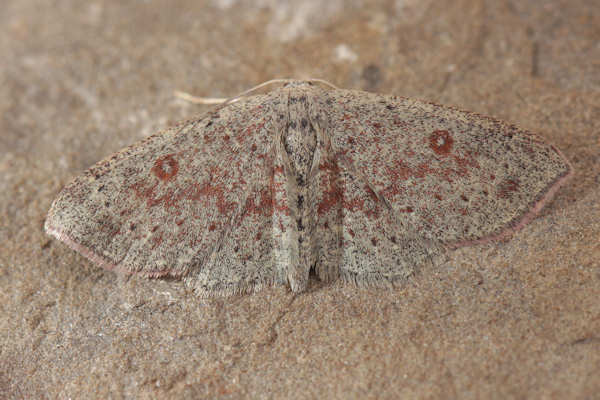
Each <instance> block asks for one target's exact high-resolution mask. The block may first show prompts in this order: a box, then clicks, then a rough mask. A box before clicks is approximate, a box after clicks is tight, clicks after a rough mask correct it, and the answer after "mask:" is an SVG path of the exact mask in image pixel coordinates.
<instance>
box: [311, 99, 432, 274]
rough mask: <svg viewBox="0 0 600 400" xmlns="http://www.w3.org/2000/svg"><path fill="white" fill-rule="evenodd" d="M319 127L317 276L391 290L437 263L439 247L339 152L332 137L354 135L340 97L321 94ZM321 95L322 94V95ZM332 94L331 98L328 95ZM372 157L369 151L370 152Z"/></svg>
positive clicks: (316, 107)
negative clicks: (336, 107) (337, 108)
mask: <svg viewBox="0 0 600 400" xmlns="http://www.w3.org/2000/svg"><path fill="white" fill-rule="evenodd" d="M315 92H317V95H316V96H315V97H314V99H313V101H314V102H315V103H316V106H315V109H316V110H321V111H320V112H319V111H316V110H315V111H313V113H312V114H313V119H314V120H317V121H319V123H315V124H314V125H316V126H320V127H322V128H323V129H324V134H323V135H322V136H321V138H322V143H321V147H322V149H323V152H322V153H323V157H322V158H321V159H320V164H319V166H318V171H317V172H316V176H315V178H314V179H315V180H316V185H317V186H316V188H315V191H314V192H315V196H316V202H315V203H316V205H315V209H316V213H317V219H316V221H317V226H316V233H315V234H316V236H317V239H316V240H315V243H316V244H317V248H316V252H317V254H318V258H317V263H316V266H315V270H316V273H317V275H318V276H319V277H320V278H321V279H323V280H325V281H329V280H333V279H335V278H336V277H337V276H340V275H341V277H342V278H343V279H344V280H346V281H351V282H354V283H356V284H358V285H363V286H385V285H388V284H389V283H392V282H394V281H397V280H400V279H403V278H406V277H408V276H409V275H410V274H411V273H413V272H414V271H415V268H416V267H418V266H421V265H423V264H424V263H426V262H429V261H431V260H432V257H433V256H434V255H435V254H437V253H438V252H439V247H438V245H437V243H434V242H433V241H430V240H427V239H424V238H423V237H421V236H418V235H417V232H416V230H415V229H414V228H413V227H412V226H411V225H410V224H409V223H408V221H406V220H404V219H402V218H399V217H398V216H397V212H396V210H394V209H393V208H392V207H391V206H390V204H389V203H388V202H387V201H386V200H385V199H384V198H382V197H381V196H380V195H379V194H378V193H377V191H376V189H375V188H374V187H372V186H371V185H370V183H369V178H368V174H367V173H366V171H364V170H363V169H362V167H361V166H357V165H354V164H353V163H352V161H351V160H350V159H348V158H345V157H344V155H343V154H342V153H341V152H339V151H336V150H335V143H332V138H335V137H333V136H332V135H331V133H332V132H338V131H346V132H349V131H351V130H352V126H348V127H345V121H340V120H338V119H336V117H337V115H336V113H335V112H333V111H332V104H334V102H335V97H336V96H335V94H336V93H337V91H336V92H334V93H333V94H334V96H332V97H330V96H329V94H331V92H325V91H321V90H319V89H315ZM319 92H320V93H319ZM328 93H329V94H328ZM365 150H366V151H368V149H365Z"/></svg>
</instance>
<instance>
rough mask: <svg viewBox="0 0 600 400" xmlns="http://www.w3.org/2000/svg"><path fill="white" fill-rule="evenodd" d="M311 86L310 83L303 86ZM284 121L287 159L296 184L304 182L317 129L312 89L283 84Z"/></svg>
mask: <svg viewBox="0 0 600 400" xmlns="http://www.w3.org/2000/svg"><path fill="white" fill-rule="evenodd" d="M306 88H307V89H310V86H306ZM281 96H282V98H281V103H280V104H281V105H282V107H281V110H280V112H281V113H283V116H284V117H283V119H284V121H285V123H284V124H282V125H281V129H282V132H280V135H281V140H282V144H283V148H284V150H285V152H286V153H287V156H288V157H289V160H290V166H291V167H292V168H293V171H291V172H293V174H294V175H295V176H296V180H297V184H298V185H299V186H304V185H306V180H307V178H308V175H309V172H310V170H311V166H312V165H313V161H314V157H315V151H316V149H317V130H316V129H315V126H314V123H313V120H312V118H311V115H310V109H311V107H310V104H311V103H312V98H311V97H312V93H311V91H310V90H303V88H300V87H291V88H289V89H288V88H284V89H283V90H282V92H281Z"/></svg>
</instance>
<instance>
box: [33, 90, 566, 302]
mask: <svg viewBox="0 0 600 400" xmlns="http://www.w3.org/2000/svg"><path fill="white" fill-rule="evenodd" d="M234 100H235V101H228V102H226V103H224V104H222V105H221V106H218V107H216V108H215V109H214V110H212V111H210V112H208V113H207V114H206V115H204V116H202V117H200V118H198V119H194V120H190V121H186V122H183V123H181V124H179V125H177V126H174V127H172V128H170V129H167V130H166V131H164V132H161V133H159V134H156V135H153V136H150V137H148V138H147V139H145V140H142V141H140V142H139V143H136V144H134V145H132V146H131V147H128V148H126V149H124V150H122V151H120V152H118V153H116V154H114V155H112V156H110V157H109V158H106V159H105V160H103V161H100V162H99V163H97V164H96V165H94V166H93V167H91V168H90V169H89V170H87V171H86V172H85V173H83V174H82V175H80V176H78V177H77V178H75V179H74V180H73V181H72V182H71V183H70V184H68V185H67V186H66V187H65V188H64V189H63V190H62V192H61V193H60V194H59V196H58V198H57V199H56V200H55V201H54V203H53V204H52V207H51V209H50V211H49V213H48V218H47V220H46V223H45V229H46V231H47V232H48V233H49V234H50V235H53V236H54V237H56V238H57V239H59V240H61V241H63V242H65V243H66V244H67V245H69V246H70V247H71V248H73V249H75V250H76V251H78V252H80V253H81V254H82V255H84V256H85V257H87V258H89V259H90V260H91V261H93V262H94V263H96V264H98V265H100V266H102V267H104V268H107V269H109V270H118V271H122V272H125V273H128V274H142V275H145V276H148V277H161V276H173V277H180V278H182V279H184V280H185V282H186V283H187V284H189V285H190V286H191V287H192V288H194V290H195V291H196V292H197V293H198V294H199V295H201V296H210V295H230V294H234V293H243V292H250V291H255V290H258V289H260V288H261V287H264V286H266V285H271V284H275V283H279V284H287V285H289V286H290V287H291V290H292V291H294V292H302V291H304V290H305V289H306V288H307V285H308V282H309V273H310V272H311V271H314V273H315V274H316V276H317V277H319V278H320V279H322V280H324V281H328V282H329V281H333V280H336V279H343V280H345V281H351V282H354V283H356V284H358V285H365V286H382V285H390V284H393V283H394V282H397V281H399V280H403V279H406V278H407V277H408V276H410V275H411V274H412V273H413V272H414V271H415V270H416V269H417V268H418V267H419V266H421V265H423V264H424V263H427V262H431V261H432V260H433V259H434V256H435V255H436V254H439V253H440V252H443V251H444V250H445V249H448V248H456V247H461V246H467V245H472V244H477V243H484V242H487V241H490V240H498V239H501V238H504V237H507V236H509V235H510V234H512V233H513V232H515V231H517V230H518V229H520V228H521V227H523V226H524V225H525V224H527V223H528V222H529V221H531V219H532V218H534V216H535V215H536V213H538V212H539V211H540V209H541V208H542V207H543V206H544V205H545V204H546V203H547V202H548V201H549V200H550V199H551V198H552V197H553V196H554V194H555V193H556V192H557V190H558V189H559V188H560V187H561V186H562V185H564V183H565V182H566V181H567V179H568V178H569V176H570V175H571V174H572V167H571V165H570V164H569V162H568V161H567V159H566V158H565V157H564V156H563V154H562V153H561V152H560V151H559V150H558V149H556V148H555V147H554V146H552V145H550V144H548V143H546V142H545V141H544V140H542V139H541V138H540V137H538V136H535V135H533V134H531V133H529V132H527V131H524V130H521V129H518V128H516V127H515V126H513V125H509V124H506V123H504V122H501V121H498V120H495V119H493V118H489V117H485V116H481V115H478V114H475V113H471V112H465V111H460V110H457V109H455V108H450V107H445V106H440V105H436V104H432V103H427V102H423V101H419V100H415V99H410V98H403V97H396V96H389V95H382V94H375V93H368V92H362V91H356V90H342V89H338V88H336V87H333V86H332V85H324V84H323V81H320V80H307V81H299V80H298V81H297V80H284V81H280V86H279V87H277V88H275V89H274V90H272V91H271V92H268V93H266V94H253V95H248V94H244V95H242V96H239V97H237V98H236V99H234Z"/></svg>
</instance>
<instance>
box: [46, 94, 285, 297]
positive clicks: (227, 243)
mask: <svg viewBox="0 0 600 400" xmlns="http://www.w3.org/2000/svg"><path fill="white" fill-rule="evenodd" d="M271 104H272V101H271V100H270V97H269V95H264V96H253V97H248V98H243V99H241V100H240V101H238V102H236V103H234V104H230V105H228V106H227V107H223V108H221V109H219V110H217V111H215V112H212V113H209V114H208V115H207V116H206V117H204V118H202V119H200V120H196V121H191V122H187V123H184V124H182V125H179V126H177V127H175V128H172V129H169V130H167V131H166V132H163V133H161V134H158V135H154V136H151V137H149V138H148V139H146V140H144V141H142V142H140V143H138V144H136V145H133V146H132V147H130V148H127V149H125V150H123V151H122V152H120V153H117V154H115V155H114V156H112V157H111V158H110V159H106V160H104V161H102V162H100V163H98V164H96V165H95V166H94V167H92V168H91V169H89V170H88V171H87V172H86V173H85V174H83V175H81V176H80V177H78V178H76V179H75V181H73V182H72V183H71V184H69V185H68V186H67V187H66V188H65V189H64V190H63V191H62V192H61V194H60V195H59V197H58V198H57V199H56V200H55V202H54V203H53V205H52V207H51V210H50V212H49V215H48V219H47V221H46V230H47V231H48V232H49V233H51V234H53V235H54V236H56V237H57V238H59V239H61V240H63V241H65V242H66V243H67V244H69V245H70V246H71V247H73V248H74V249H76V250H78V251H80V252H81V253H82V254H84V255H86V256H87V257H88V258H90V259H92V260H93V261H95V262H97V263H99V264H101V265H103V266H104V267H106V268H109V269H119V270H122V271H125V272H127V273H141V274H144V275H147V276H162V275H172V276H187V278H186V280H188V282H189V283H190V284H191V285H192V286H193V287H194V288H195V289H196V290H198V291H199V292H200V293H201V294H209V293H233V292H239V291H245V290H250V289H252V288H254V287H260V286H261V285H263V284H266V283H272V281H273V278H274V276H275V273H274V272H273V271H272V268H273V261H272V258H271V256H272V254H271V249H272V246H273V244H272V237H271V236H270V235H267V234H264V232H268V231H269V230H270V228H269V226H270V224H271V214H272V202H271V196H272V194H271V191H270V179H271V178H270V176H271V175H272V173H271V172H270V171H271V170H272V132H271V125H272V121H271V120H270V118H271V116H272V115H273V113H272V112H270V110H269V109H268V108H269V107H270V105H271ZM248 171H252V174H248Z"/></svg>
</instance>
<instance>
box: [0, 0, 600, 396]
mask: <svg viewBox="0 0 600 400" xmlns="http://www.w3.org/2000/svg"><path fill="white" fill-rule="evenodd" d="M121 3H125V4H124V5H123V4H121ZM246 3H250V2H242V1H238V0H214V1H206V2H199V1H192V0H189V1H166V0H165V1H155V0H154V1H152V0H148V1H125V2H121V1H117V0H113V1H77V0H70V1H69V0H57V1H34V0H3V1H2V6H1V7H0V60H1V61H0V287H1V293H0V310H1V314H0V332H1V337H0V339H1V342H0V398H69V397H71V398H84V397H85V398H94V397H96V398H106V397H107V396H109V395H110V396H112V397H114V398H122V397H138V398H157V397H163V398H232V399H235V398H243V397H246V398H258V397H262V398H285V397H288V398H397V396H399V395H402V396H405V398H412V397H415V398H417V397H418V398H430V399H435V398H449V397H454V398H456V397H459V398H464V399H470V398H473V399H476V398H503V399H507V398H518V399H525V398H557V399H558V398H562V399H565V398H570V399H584V398H586V399H592V398H600V394H599V393H600V372H599V371H600V262H599V259H600V244H599V241H600V189H599V186H600V156H599V154H600V45H599V43H600V3H598V1H597V0H587V1H586V0H547V1H539V0H519V1H515V0H512V1H507V0H501V1H498V0H489V1H484V0H481V1H480V0H458V1H451V2H445V1H444V2H442V1H433V0H425V1H423V0H404V1H400V0H398V1H380V2H376V1H358V0H357V1H346V2H343V1H341V0H331V1H328V2H327V5H326V6H323V5H321V3H325V2H321V1H318V0H315V1H304V2H291V1H290V2H288V1H277V0H260V1H256V2H253V3H254V4H257V5H258V6H253V7H250V6H247V5H246ZM291 4H294V5H293V6H292V5H291ZM274 77H296V78H305V77H320V78H324V79H327V80H330V81H332V82H333V83H335V84H337V85H339V86H342V87H346V88H354V89H363V90H370V91H378V92H385V93H393V94H397V95H404V96H412V97H418V98H422V99H426V100H430V101H434V102H438V103H442V104H449V105H455V106H458V107H460V108H463V109H468V110H472V111H476V112H479V113H482V114H487V115H492V116H495V117H498V118H501V119H504V120H507V121H510V122H513V123H515V124H517V125H519V126H521V127H523V128H526V129H529V130H531V131H534V132H539V133H540V134H541V135H542V136H544V137H545V138H547V139H548V140H549V141H551V142H552V143H554V144H556V145H557V146H558V147H559V148H560V149H562V150H563V152H564V153H565V155H566V156H567V157H568V158H569V159H570V160H571V161H572V163H573V165H574V167H575V169H576V174H575V178H574V179H573V181H572V182H571V184H570V185H568V186H567V187H566V188H565V189H564V190H563V191H561V192H560V193H559V195H558V196H557V198H556V200H555V201H553V202H552V203H551V204H550V206H549V207H547V208H546V209H545V210H544V211H543V212H542V214H541V216H540V217H539V218H537V219H536V220H535V221H533V222H532V223H531V225H529V226H528V227H526V228H525V229H524V230H523V231H522V232H520V233H519V234H517V235H516V236H515V237H514V238H513V239H512V240H511V241H509V242H505V243H499V244H493V245H486V246H479V247H474V248H468V249H461V250H458V251H454V252H451V253H449V254H448V256H447V259H446V261H445V263H444V264H443V265H441V266H439V267H438V268H429V269H424V270H422V271H421V272H420V273H419V274H418V275H417V276H415V277H414V278H412V279H411V280H410V281H409V282H408V283H407V284H406V285H405V286H404V287H402V288H400V289H397V290H393V291H386V290H383V291H382V290H357V289H356V288H354V287H352V286H344V285H340V284H334V285H323V284H321V283H320V282H318V281H313V282H312V283H311V287H310V291H309V292H308V293H305V294H302V295H299V296H294V295H292V294H291V293H290V292H289V291H288V290H287V289H286V288H275V289H269V290H265V291H263V292H260V293H259V294H257V295H253V296H241V297H234V298H227V299H215V300H208V301H202V300H199V299H198V298H196V297H195V296H194V295H193V294H192V293H191V292H190V291H189V290H188V289H187V288H185V287H184V286H183V285H182V284H181V283H180V282H178V281H165V280H154V281H148V280H145V279H142V278H135V277H133V278H130V279H127V278H124V277H121V276H118V275H116V274H114V273H111V272H105V271H103V270H100V269H98V268H96V267H95V266H93V265H92V264H91V263H90V262H88V261H87V260H85V259H84V258H83V257H81V256H79V255H77V254H76V253H74V252H73V251H71V250H69V249H68V248H67V247H66V246H64V245H63V244H61V243H59V242H57V241H55V240H51V239H50V238H49V237H47V236H46V235H45V234H44V232H43V230H42V226H43V222H44V218H45V213H46V212H47V210H48V208H49V206H50V203H51V201H52V200H53V198H54V197H55V196H56V195H57V193H58V191H59V190H60V188H61V187H62V186H63V185H65V184H66V183H67V182H68V181H69V180H70V179H71V178H72V177H74V176H75V175H77V174H79V173H80V172H82V171H83V170H84V169H85V168H87V167H88V166H90V165H92V164H93V163H95V162H96V161H98V160H100V159H101V158H104V157H105V156H107V155H109V154H111V153H113V152H114V151H116V150H119V149H120V148H122V147H124V146H126V145H128V144H131V143H132V142H134V141H137V140H139V139H141V138H143V137H145V136H147V135H149V134H151V133H153V132H155V131H157V130H159V129H161V128H164V127H166V126H168V125H170V124H172V123H173V122H175V121H178V120H181V119H185V118H189V117H192V116H194V115H198V114H201V113H202V112H204V111H205V110H206V109H204V108H202V107H200V106H194V105H191V104H187V103H185V102H183V101H180V100H177V99H175V98H174V97H173V96H172V91H173V90H174V89H183V90H186V91H190V92H193V93H195V94H198V95H204V96H229V95H233V94H236V93H239V92H241V91H242V90H244V89H247V88H249V87H251V86H253V85H255V84H257V83H260V82H262V81H265V80H267V79H270V78H274Z"/></svg>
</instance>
